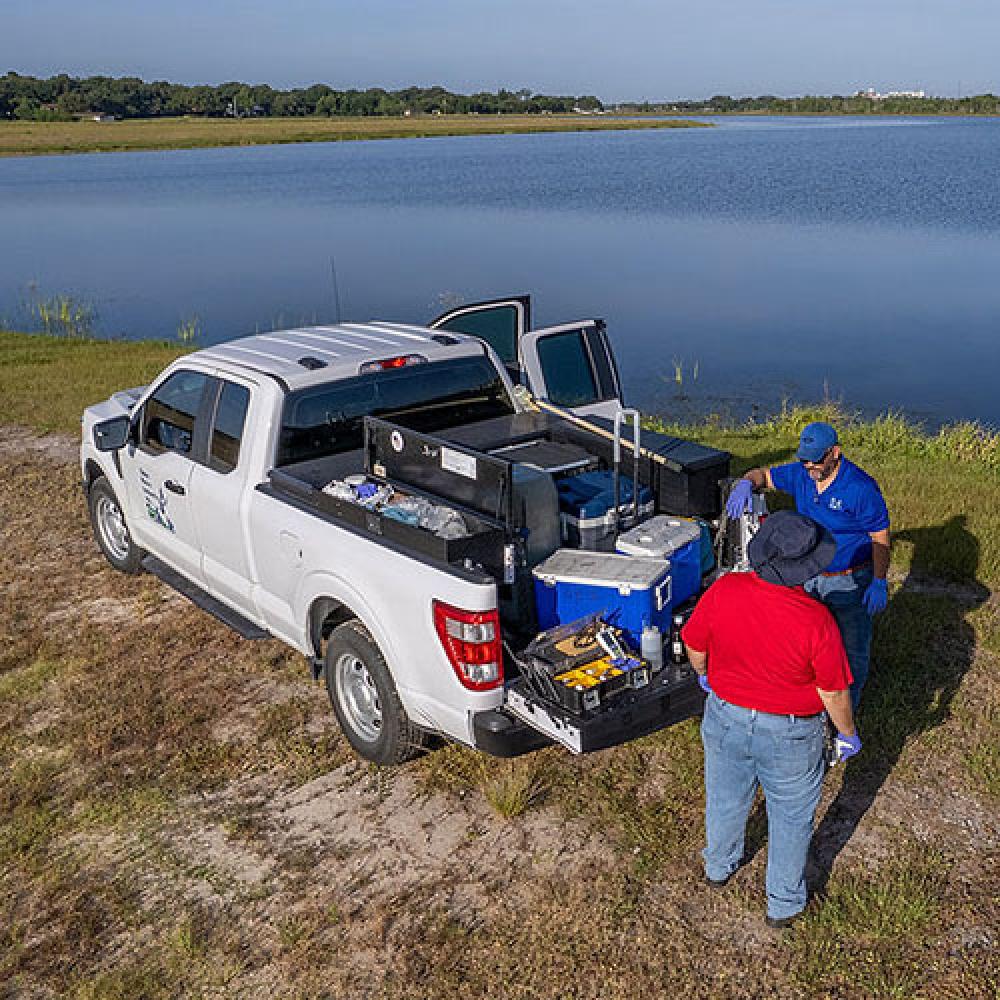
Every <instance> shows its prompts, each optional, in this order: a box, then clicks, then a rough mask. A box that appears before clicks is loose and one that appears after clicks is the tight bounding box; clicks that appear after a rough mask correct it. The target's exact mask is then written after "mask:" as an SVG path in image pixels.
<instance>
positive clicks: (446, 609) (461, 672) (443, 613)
mask: <svg viewBox="0 0 1000 1000" xmlns="http://www.w3.org/2000/svg"><path fill="white" fill-rule="evenodd" d="M434 628H435V629H436V630H437V634H438V638H439V639H440V640H441V645H442V646H443V647H444V651H445V655H446V656H447V657H448V662H449V663H450V664H451V665H452V668H453V669H454V671H455V674H456V675H457V676H458V679H459V680H460V681H461V682H462V686H463V687H467V688H468V689H469V690H470V691H489V690H491V689H492V688H496V687H499V686H500V685H501V684H503V653H502V649H501V645H500V616H499V615H498V614H497V610H496V608H493V609H492V610H490V611H463V610H462V609H461V608H453V607H452V606H451V605H450V604H445V603H444V602H443V601H435V602H434Z"/></svg>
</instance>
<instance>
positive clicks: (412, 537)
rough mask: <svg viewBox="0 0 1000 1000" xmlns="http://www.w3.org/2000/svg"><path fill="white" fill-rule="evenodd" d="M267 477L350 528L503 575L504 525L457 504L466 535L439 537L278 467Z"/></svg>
mask: <svg viewBox="0 0 1000 1000" xmlns="http://www.w3.org/2000/svg"><path fill="white" fill-rule="evenodd" d="M372 478H375V477H372ZM270 480H271V485H272V486H273V487H274V489H276V490H280V491H281V492H282V493H284V494H286V495H288V496H291V497H293V498H295V497H297V498H299V499H300V500H302V501H305V502H306V503H308V504H309V505H310V506H312V507H315V508H317V509H318V510H320V511H322V512H323V513H324V514H329V515H330V516H332V517H335V518H336V519H337V520H338V521H341V522H344V523H346V524H348V525H350V526H351V527H353V528H357V529H359V530H361V531H364V532H367V533H368V534H371V535H376V536H378V537H379V538H384V539H385V540H386V541H389V542H394V543H396V544H397V545H401V546H403V547H404V548H406V549H407V550H409V551H412V552H415V553H417V554H418V555H422V556H427V557H428V558H430V559H434V560H436V561H439V562H444V563H451V564H460V563H463V562H464V561H465V560H467V559H468V560H469V561H471V562H473V563H476V564H478V565H480V566H482V567H483V568H484V569H485V570H486V571H487V572H489V573H490V574H491V575H495V576H499V577H500V578H501V579H502V578H503V574H504V572H505V564H506V562H507V561H508V556H507V548H508V546H507V544H506V538H507V536H506V534H505V532H504V529H503V527H502V526H501V525H500V524H498V523H497V522H496V521H491V520H490V519H488V518H485V517H483V516H482V515H480V514H478V513H475V512H472V511H469V510H467V509H465V508H462V507H460V506H459V505H458V504H451V505H450V506H453V507H455V509H456V510H458V512H459V513H460V514H461V515H462V519H463V520H464V521H465V525H466V527H467V528H468V529H469V534H468V535H466V536H464V537H462V538H441V537H440V536H438V535H435V534H434V532H432V531H428V530H426V529H424V528H420V527H417V526H416V525H413V524H406V523H405V522H403V521H397V520H395V519H394V518H391V517H386V516H383V515H382V514H380V513H379V512H378V511H376V510H369V509H368V508H366V507H363V506H361V505H360V504H357V503H351V501H350V500H342V499H340V498H339V497H335V496H331V495H330V494H329V493H324V492H323V490H319V489H316V487H314V486H311V485H310V484H308V483H306V482H304V481H303V480H301V479H297V478H295V477H294V476H290V475H288V474H287V473H284V472H282V471H281V470H280V469H272V470H271V473H270ZM407 489H408V490H409V489H410V488H409V487H407Z"/></svg>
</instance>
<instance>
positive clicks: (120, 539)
mask: <svg viewBox="0 0 1000 1000" xmlns="http://www.w3.org/2000/svg"><path fill="white" fill-rule="evenodd" d="M87 503H88V506H89V507H90V527H91V529H92V530H93V532H94V538H95V539H96V540H97V545H98V548H100V550H101V552H103V553H104V558H105V559H107V560H108V562H109V563H111V565H112V566H114V568H115V569H116V570H118V571H119V572H120V573H128V574H130V575H134V574H136V573H141V572H142V565H141V564H142V559H143V556H144V555H145V554H146V553H145V552H143V550H142V549H140V548H139V546H138V545H136V544H135V542H133V541H132V534H131V532H130V531H129V530H128V524H127V523H126V521H125V514H124V512H123V511H122V508H121V504H120V503H119V502H118V497H116V496H115V491H114V490H113V489H112V488H111V485H110V484H109V483H108V481H107V479H105V478H104V477H103V476H101V477H100V478H99V479H96V480H95V481H94V482H93V484H92V485H91V487H90V493H89V495H88V498H87Z"/></svg>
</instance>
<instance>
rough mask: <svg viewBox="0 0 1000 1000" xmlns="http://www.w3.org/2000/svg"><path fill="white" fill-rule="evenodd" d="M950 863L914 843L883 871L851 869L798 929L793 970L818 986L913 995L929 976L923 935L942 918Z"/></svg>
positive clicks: (820, 988)
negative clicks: (855, 870)
mask: <svg viewBox="0 0 1000 1000" xmlns="http://www.w3.org/2000/svg"><path fill="white" fill-rule="evenodd" d="M947 872H948V865H947V863H946V860H945V858H944V856H943V855H942V854H941V853H940V852H939V851H936V850H934V849H930V848H927V847H924V846H922V845H920V844H917V843H913V844H911V845H910V846H909V847H908V849H907V850H906V851H905V852H902V853H901V854H900V855H899V856H897V857H896V858H894V859H893V860H892V861H891V862H889V863H888V864H887V865H886V866H885V867H884V868H883V869H882V870H881V871H878V872H873V873H870V874H864V875H862V874H858V873H850V874H848V875H845V876H842V877H840V878H838V879H837V880H836V881H835V882H834V883H833V884H831V886H830V887H829V888H828V890H827V893H826V895H825V897H824V899H823V900H822V905H821V906H817V907H815V908H813V909H811V910H810V911H808V912H807V916H806V918H805V919H804V920H803V921H802V923H801V924H800V925H799V926H798V927H797V928H796V929H795V931H794V932H793V934H794V944H793V952H794V954H795V956H796V962H795V965H794V967H793V968H794V975H795V978H796V979H798V980H799V982H800V983H801V984H802V985H803V986H805V987H808V988H810V989H811V990H812V991H814V993H816V994H820V995H822V994H823V993H825V992H829V993H832V994H834V995H837V992H838V991H845V990H847V989H852V990H854V991H856V992H857V993H858V994H859V995H862V996H865V997H871V998H873V1000H875V998H882V997H886V998H888V997H899V998H904V1000H905V998H909V997H912V996H914V995H916V993H917V991H918V989H919V988H920V986H921V985H922V984H923V982H924V981H925V979H926V978H927V972H928V970H927V969H926V967H925V965H924V963H923V961H922V960H921V955H920V950H921V949H920V945H919V940H920V938H921V936H922V935H923V934H924V932H926V931H927V930H928V929H929V928H931V927H932V926H933V924H934V922H935V920H936V919H937V917H938V915H939V913H940V911H941V907H942V903H941V900H942V897H943V895H944V890H945V886H946V881H947Z"/></svg>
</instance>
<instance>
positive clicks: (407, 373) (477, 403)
mask: <svg viewBox="0 0 1000 1000" xmlns="http://www.w3.org/2000/svg"><path fill="white" fill-rule="evenodd" d="M513 412H514V406H513V404H512V402H511V399H510V396H509V395H508V393H507V388H506V386H505V385H504V383H503V380H502V379H501V377H500V375H499V373H498V372H497V370H496V368H494V367H493V364H492V363H491V362H490V360H489V359H488V358H486V357H483V356H477V357H469V358H456V359H455V360H453V361H435V362H433V363H431V364H418V365H412V366H409V367H406V368H393V369H388V370H386V371H380V372H373V373H371V374H368V375H358V376H357V377H355V378H350V379H342V380H341V381H339V382H331V383H327V384H325V385H318V386H311V387H310V388H308V389H298V390H296V391H295V392H291V393H289V394H288V396H287V397H286V398H285V407H284V414H283V417H282V422H281V423H282V426H281V438H280V442H279V444H278V456H277V462H276V464H277V465H279V466H281V465H291V464H293V463H295V462H301V461H305V460H306V459H314V458H323V457H325V456H327V455H339V454H341V453H343V452H345V451H354V450H356V449H359V448H361V447H362V445H363V443H364V442H363V425H364V418H365V417H366V416H375V417H383V418H384V419H386V420H393V421H395V422H396V423H399V424H402V425H403V426H405V427H409V428H411V429H412V430H417V431H423V432H425V433H428V434H433V433H434V432H435V431H440V430H444V429H445V428H446V427H454V426H457V425H459V424H465V423H473V422H475V421H477V420H489V419H490V418H492V417H500V416H506V415H508V414H511V413H513Z"/></svg>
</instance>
